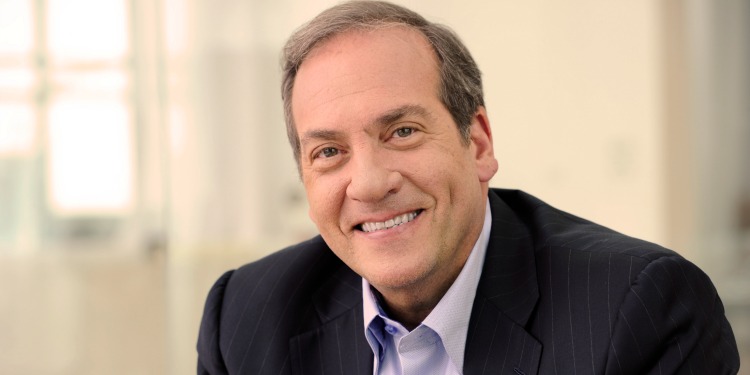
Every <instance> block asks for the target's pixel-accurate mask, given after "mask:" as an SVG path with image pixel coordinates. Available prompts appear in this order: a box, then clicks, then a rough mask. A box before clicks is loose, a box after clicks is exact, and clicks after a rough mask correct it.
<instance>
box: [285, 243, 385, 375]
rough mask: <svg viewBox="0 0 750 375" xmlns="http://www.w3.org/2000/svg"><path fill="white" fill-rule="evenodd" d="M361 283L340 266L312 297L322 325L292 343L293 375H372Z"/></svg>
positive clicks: (357, 276) (348, 270)
mask: <svg viewBox="0 0 750 375" xmlns="http://www.w3.org/2000/svg"><path fill="white" fill-rule="evenodd" d="M329 251H330V250H329ZM337 261H338V262H340V261H339V260H337ZM361 280H362V279H361V278H360V276H359V275H357V274H356V273H354V271H352V270H351V269H349V268H348V267H346V266H345V265H344V264H343V263H341V265H340V267H339V268H338V270H336V271H335V272H334V273H333V275H332V277H331V278H330V279H329V280H328V281H327V282H326V283H325V284H324V285H323V286H322V287H321V288H320V290H318V292H317V293H315V295H313V296H312V300H313V304H314V307H315V309H316V311H317V315H318V318H319V319H320V326H319V327H318V328H316V329H314V330H312V331H309V332H305V333H303V334H301V335H298V336H295V337H293V338H292V339H291V340H290V357H291V363H292V373H293V374H305V375H313V374H321V375H322V374H370V373H372V370H373V355H372V350H371V349H370V346H369V344H368V343H367V339H366V338H365V334H364V328H363V327H364V323H363V313H362V281H361Z"/></svg>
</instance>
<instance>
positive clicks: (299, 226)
mask: <svg viewBox="0 0 750 375" xmlns="http://www.w3.org/2000/svg"><path fill="white" fill-rule="evenodd" d="M397 2H398V3H401V4H403V5H406V6H409V7H411V8H412V9H414V10H416V11H418V12H420V13H422V14H423V15H425V16H426V17H427V18H429V19H431V20H435V21H439V22H443V23H446V24H448V25H450V26H451V27H453V28H454V29H455V30H456V31H457V32H458V34H459V35H460V36H461V37H462V38H463V40H464V41H465V42H466V44H467V45H468V47H469V49H470V50H471V51H472V52H473V54H474V57H475V58H476V60H477V61H478V63H479V66H480V68H481V69H482V71H483V72H484V80H485V87H486V102H487V107H488V111H489V115H490V120H491V124H492V127H493V133H494V137H495V149H496V155H497V157H498V159H499V161H500V171H499V172H498V174H497V176H496V177H495V179H494V181H493V183H492V185H493V186H497V187H509V188H520V189H523V190H526V191H528V192H529V193H532V194H535V195H537V196H539V197H540V198H542V199H544V200H546V201H548V202H549V203H551V204H553V205H555V206H557V207H559V208H562V209H564V210H567V211H570V212H572V213H575V214H577V215H579V216H583V217H586V218H589V219H592V220H595V221H598V222H600V223H602V224H604V225H607V226H609V227H612V228H614V229H616V230H618V231H621V232H624V233H626V234H630V235H633V236H636V237H642V238H644V239H647V240H650V241H653V242H656V243H659V244H662V245H664V246H667V247H669V248H672V249H675V250H676V251H678V252H679V253H681V254H682V255H684V256H685V257H687V258H688V259H690V260H691V261H693V262H694V263H696V264H698V265H699V266H700V267H701V268H703V269H704V270H705V271H706V272H707V273H708V274H709V275H710V276H711V278H712V279H713V281H714V282H715V284H716V287H717V288H718V290H719V292H720V295H721V296H722V299H723V301H724V304H725V307H726V309H727V315H728V317H729V319H730V321H731V322H732V324H733V327H734V332H735V335H736V336H737V340H738V343H739V345H740V349H741V352H742V354H743V356H744V361H743V362H745V363H747V361H748V360H750V75H749V73H750V71H749V70H750V50H749V47H750V40H748V39H750V2H747V1H743V0H736V1H731V0H727V1H715V2H709V1H700V0H685V1H678V0H664V1H651V0H636V1H607V2H603V1H598V0H569V1H543V0H531V1H523V2H519V1H512V0H502V1H492V2H489V1H487V2H485V1H480V0H462V1H430V0H412V1H407V0H401V1H397ZM335 3H336V1H324V0H309V1H301V0H295V1H292V0H274V1H270V0H266V1H261V0H217V1H210V2H208V1H199V0H0V373H2V374H187V373H194V368H195V360H196V355H195V349H194V347H195V341H196V336H197V330H198V325H199V320H200V316H201V312H202V304H203V301H204V298H205V295H206V293H207V291H208V288H209V287H210V286H211V284H212V283H213V281H214V280H215V279H216V278H217V277H218V276H219V275H220V274H221V273H222V272H223V271H224V270H227V269H229V268H235V267H237V266H239V265H241V264H243V263H246V262H248V261H251V260H253V259H256V258H258V257H260V256H262V255H264V254H267V253H269V252H271V251H274V250H276V249H279V248H280V247H283V246H286V245H289V244H292V243H294V242H297V241H299V240H301V239H305V238H307V237H309V236H312V235H314V234H315V228H314V226H313V225H312V224H311V223H310V222H309V219H308V218H307V207H306V201H305V194H304V191H303V189H302V186H301V184H300V183H299V180H298V177H297V174H296V169H295V165H294V161H293V159H292V156H291V155H292V154H291V151H290V149H289V146H288V144H287V142H286V138H285V137H286V135H285V133H284V124H283V115H282V106H281V99H280V94H279V77H280V72H279V71H280V69H279V67H278V61H279V56H280V49H281V46H282V44H283V43H284V41H285V39H286V37H287V36H288V35H289V34H290V33H291V32H292V31H293V30H294V29H295V28H296V27H298V26H299V25H301V24H302V23H303V22H305V21H306V20H308V19H309V18H311V17H312V16H314V15H315V14H317V13H318V12H319V11H321V10H323V9H325V8H327V7H329V6H331V5H333V4H335ZM742 371H743V372H744V373H745V374H750V372H749V371H748V370H746V369H745V370H742Z"/></svg>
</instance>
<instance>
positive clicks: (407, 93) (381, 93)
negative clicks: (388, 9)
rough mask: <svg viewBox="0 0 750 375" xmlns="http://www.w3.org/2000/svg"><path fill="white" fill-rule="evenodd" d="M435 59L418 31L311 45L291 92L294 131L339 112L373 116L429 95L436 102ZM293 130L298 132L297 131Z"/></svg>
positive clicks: (356, 33)
mask: <svg viewBox="0 0 750 375" xmlns="http://www.w3.org/2000/svg"><path fill="white" fill-rule="evenodd" d="M437 61H438V60H437V56H436V55H435V52H434V51H433V49H432V46H431V45H430V44H429V42H428V41H427V39H426V37H425V36H424V35H422V33H420V32H419V31H417V30H415V29H413V28H409V27H405V26H393V27H383V28H376V29H365V30H360V29H356V30H350V31H346V32H344V33H342V34H339V35H336V36H334V37H332V38H330V39H328V40H326V41H325V42H323V43H322V44H321V45H319V46H316V47H315V48H314V49H313V51H312V52H311V53H310V55H309V56H308V57H307V58H306V59H305V61H304V62H303V63H302V64H301V66H300V68H299V71H298V73H297V77H296V80H295V86H294V88H293V93H292V114H293V116H294V119H295V123H296V124H297V125H298V127H300V126H303V125H304V124H305V122H306V121H307V120H310V119H311V118H321V116H322V118H327V119H329V120H332V119H334V118H335V117H336V115H340V114H341V112H342V111H359V112H362V111H367V110H372V111H377V110H378V108H379V106H381V105H382V106H388V107H398V106H401V105H404V104H418V103H405V102H404V101H408V100H411V101H413V100H415V99H417V98H420V97H421V99H427V98H424V97H425V96H429V99H437V90H438V82H439V81H438V75H439V73H438V62H437ZM298 130H299V129H298Z"/></svg>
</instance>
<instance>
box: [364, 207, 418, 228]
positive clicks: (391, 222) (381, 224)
mask: <svg viewBox="0 0 750 375" xmlns="http://www.w3.org/2000/svg"><path fill="white" fill-rule="evenodd" d="M422 211H424V210H423V209H418V210H416V211H413V212H408V213H405V214H403V215H398V216H395V217H392V218H390V219H388V220H386V221H373V222H365V223H362V224H359V225H357V226H355V227H354V229H357V230H360V231H362V232H365V233H372V232H377V231H381V230H387V229H391V228H395V227H397V226H399V225H404V224H406V223H408V222H410V221H412V220H414V219H416V218H417V216H419V214H421V213H422Z"/></svg>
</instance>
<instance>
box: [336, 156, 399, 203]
mask: <svg viewBox="0 0 750 375" xmlns="http://www.w3.org/2000/svg"><path fill="white" fill-rule="evenodd" d="M386 154H387V151H383V150H359V152H357V153H356V155H352V158H351V159H350V160H349V166H348V167H349V172H350V180H349V185H348V186H347V188H346V194H347V196H348V197H349V198H350V199H353V200H356V201H360V202H378V201H380V200H382V199H384V198H386V197H387V196H388V195H390V194H393V193H396V192H398V190H399V189H400V188H401V185H402V182H403V177H402V176H401V173H400V172H398V171H397V170H395V168H392V166H393V163H392V161H391V160H390V158H389V156H388V155H386Z"/></svg>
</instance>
